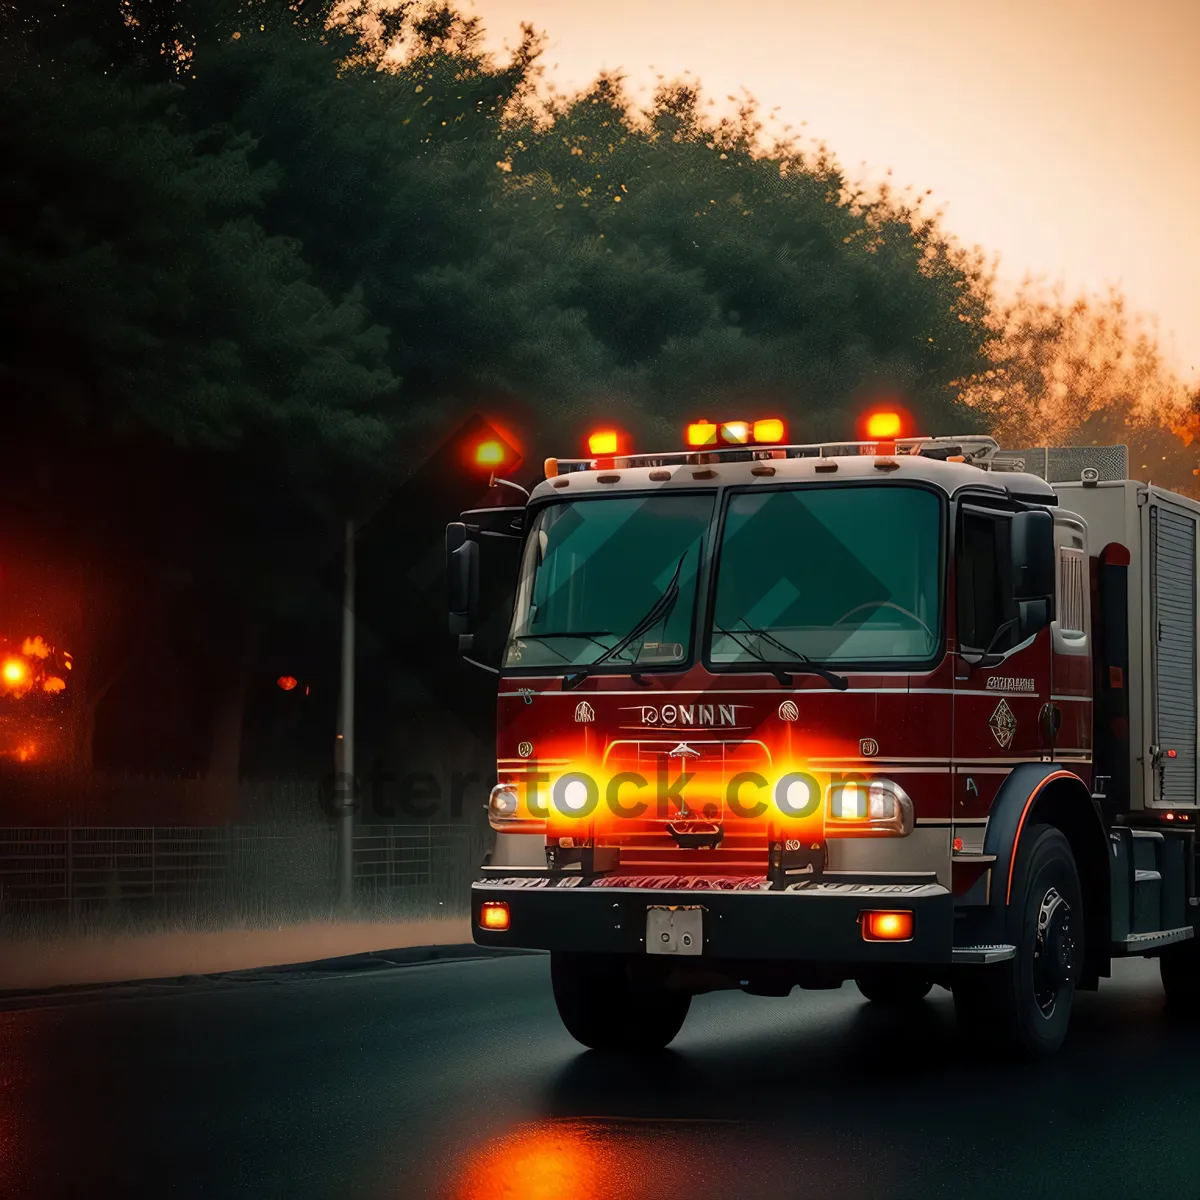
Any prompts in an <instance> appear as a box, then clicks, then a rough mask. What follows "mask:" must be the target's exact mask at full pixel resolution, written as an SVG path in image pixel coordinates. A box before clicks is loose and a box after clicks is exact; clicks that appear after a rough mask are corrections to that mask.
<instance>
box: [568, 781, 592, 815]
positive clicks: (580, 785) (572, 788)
mask: <svg viewBox="0 0 1200 1200" xmlns="http://www.w3.org/2000/svg"><path fill="white" fill-rule="evenodd" d="M562 803H563V807H564V808H568V809H570V810H571V812H582V811H583V810H584V809H585V808H587V805H588V790H587V784H586V783H584V782H583V780H582V779H572V780H571V781H570V782H569V783H568V784H566V785H565V786H564V787H563V790H562Z"/></svg>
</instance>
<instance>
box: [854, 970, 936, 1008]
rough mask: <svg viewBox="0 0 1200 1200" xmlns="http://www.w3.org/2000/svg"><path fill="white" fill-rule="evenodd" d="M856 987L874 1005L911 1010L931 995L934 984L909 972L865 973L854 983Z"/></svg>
mask: <svg viewBox="0 0 1200 1200" xmlns="http://www.w3.org/2000/svg"><path fill="white" fill-rule="evenodd" d="M854 985H855V987H857V988H858V990H859V991H860V992H862V994H863V995H864V996H865V997H866V998H867V999H868V1000H870V1001H871V1003H872V1004H880V1005H884V1006H886V1007H887V1008H910V1007H911V1006H912V1005H914V1004H920V1003H921V1001H922V1000H924V999H925V997H926V996H928V995H929V992H930V989H931V988H932V987H933V983H932V982H931V981H930V980H928V979H925V978H923V977H922V976H921V975H914V974H911V973H910V972H907V971H898V970H892V971H877V972H874V971H873V972H865V971H864V972H863V974H861V975H860V976H859V977H858V978H857V979H855V981H854Z"/></svg>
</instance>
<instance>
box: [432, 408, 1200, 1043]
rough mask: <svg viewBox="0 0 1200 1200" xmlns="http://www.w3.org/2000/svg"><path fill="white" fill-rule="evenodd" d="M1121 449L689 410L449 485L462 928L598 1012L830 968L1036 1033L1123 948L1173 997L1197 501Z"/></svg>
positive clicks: (996, 1026) (595, 1022)
mask: <svg viewBox="0 0 1200 1200" xmlns="http://www.w3.org/2000/svg"><path fill="white" fill-rule="evenodd" d="M892 432H896V431H895V430H892ZM1125 458H1126V453H1125V448H1124V447H1107V448H1105V447H1083V448H1060V449H1055V448H1042V449H1037V450H1032V451H1008V450H1002V449H1001V448H1000V447H999V446H998V445H997V443H996V442H995V441H994V440H993V439H991V438H987V437H981V436H977V435H970V436H961V437H898V436H894V437H891V438H885V437H879V436H874V439H873V440H870V441H863V442H848V443H844V444H837V445H831V444H824V445H815V444H814V445H792V444H789V443H788V439H787V437H786V433H785V430H784V425H783V422H782V421H779V420H775V419H771V420H763V421H754V422H751V421H727V422H710V421H701V422H695V423H693V424H692V425H690V426H688V428H687V430H686V435H685V438H684V444H683V448H682V449H680V450H679V451H676V452H669V453H657V454H641V453H634V452H632V451H630V450H629V449H628V447H623V446H621V445H620V439H619V438H618V437H617V436H616V435H615V434H611V433H604V434H600V435H597V436H595V437H593V438H592V439H591V443H590V448H589V453H588V455H587V456H586V457H582V458H579V459H574V460H570V461H564V460H555V459H548V460H546V464H545V478H544V479H542V480H541V481H540V482H538V483H537V484H536V486H534V487H533V488H532V491H531V492H529V493H528V494H527V496H518V497H517V498H518V499H519V500H521V503H519V504H515V505H514V504H498V505H497V506H495V507H487V508H480V509H475V510H472V511H470V512H467V513H463V514H461V517H460V520H458V521H456V522H454V523H453V524H451V525H450V526H448V528H447V535H446V550H447V575H448V584H449V604H450V630H451V633H453V634H457V636H458V643H459V651H460V653H461V654H463V655H464V656H465V657H467V658H468V659H470V660H471V661H473V662H474V663H476V665H480V666H484V667H487V668H489V669H490V670H492V671H494V672H495V673H496V676H497V679H498V700H497V704H498V708H497V747H496V756H497V757H496V766H497V783H496V786H495V788H494V789H493V790H492V792H491V796H490V799H489V802H488V813H489V821H490V824H491V826H492V828H493V829H494V831H495V834H496V838H495V849H494V851H493V852H492V853H491V854H490V856H489V857H488V860H487V862H486V863H485V864H484V865H483V866H482V867H481V868H480V871H479V876H478V879H477V882H475V883H474V885H473V888H472V916H473V926H474V937H475V940H476V942H477V943H479V944H480V945H485V946H501V947H503V946H511V947H527V948H536V949H540V950H546V951H549V953H550V975H551V982H552V987H553V993H554V998H555V1001H556V1003H557V1007H558V1011H559V1013H560V1015H561V1018H562V1020H563V1023H564V1024H565V1026H566V1028H567V1030H568V1031H569V1032H570V1033H571V1034H572V1035H573V1037H574V1038H575V1039H577V1040H578V1041H579V1042H581V1043H582V1044H584V1045H586V1046H589V1047H594V1048H601V1049H622V1050H631V1051H641V1050H654V1049H658V1048H661V1047H663V1046H665V1045H666V1044H668V1043H669V1042H670V1041H671V1040H672V1039H673V1038H674V1037H675V1036H676V1034H677V1033H678V1032H679V1030H680V1028H681V1026H682V1024H683V1022H684V1020H685V1017H686V1015H687V1012H688V1008H689V1005H690V1003H691V999H692V997H693V996H694V995H697V994H701V993H704V992H708V991H712V990H716V989H722V988H729V989H741V990H742V991H744V992H747V993H749V994H752V995H765V996H786V995H788V994H789V993H790V992H791V990H792V988H793V987H796V986H799V987H801V988H837V987H841V986H842V985H843V984H844V983H846V982H847V981H851V980H852V981H853V982H854V983H855V984H856V985H857V987H858V989H859V991H860V992H861V993H862V995H863V996H864V997H865V998H866V1000H867V1001H869V1002H873V1003H876V1004H879V1005H886V1006H896V1007H903V1006H911V1005H915V1004H917V1003H919V1002H920V1001H921V1000H922V999H923V998H924V997H925V996H926V995H927V994H928V993H929V991H930V989H931V988H932V987H933V986H934V985H937V986H940V987H943V988H946V989H949V990H950V991H951V992H952V993H953V998H954V1005H955V1011H956V1015H957V1017H958V1020H959V1022H960V1024H961V1025H964V1026H965V1027H966V1028H967V1029H968V1030H969V1031H970V1032H971V1035H972V1036H974V1037H978V1038H980V1039H983V1040H985V1041H986V1042H987V1043H989V1044H991V1045H992V1046H993V1047H994V1048H997V1049H999V1048H1003V1049H1004V1051H1005V1052H1016V1053H1018V1054H1023V1055H1025V1056H1028V1057H1039V1056H1046V1055H1049V1054H1052V1053H1053V1052H1054V1051H1055V1050H1057V1049H1058V1047H1059V1046H1060V1045H1061V1043H1062V1041H1063V1038H1064V1036H1065V1035H1066V1033H1067V1028H1068V1022H1069V1018H1070V1013H1071V1007H1072V1001H1073V997H1074V993H1075V992H1076V990H1078V989H1086V990H1094V989H1097V988H1098V986H1099V982H1100V980H1101V979H1103V978H1105V977H1108V976H1109V975H1110V972H1111V964H1112V962H1113V960H1114V959H1116V958H1122V957H1127V956H1133V955H1138V956H1144V957H1156V958H1158V959H1159V962H1160V973H1161V978H1162V984H1163V987H1164V989H1165V992H1166V998H1167V1003H1168V1005H1170V1006H1172V1007H1178V1008H1179V1009H1181V1010H1183V1011H1195V1010H1196V1009H1197V1007H1198V1006H1200V951H1198V950H1197V942H1196V940H1195V932H1196V922H1197V912H1198V908H1197V905H1198V898H1197V889H1196V849H1195V824H1196V822H1197V821H1198V820H1200V816H1198V815H1197V814H1198V811H1200V810H1198V806H1197V778H1196V770H1197V766H1196V758H1197V753H1196V751H1197V746H1196V743H1197V699H1196V693H1197V663H1196V643H1197V601H1196V590H1197V563H1196V549H1197V521H1198V520H1200V505H1198V504H1196V503H1195V502H1193V501H1192V500H1189V499H1187V498H1185V497H1183V496H1179V495H1175V494H1172V493H1170V492H1167V491H1164V490H1162V489H1160V488H1157V487H1155V486H1153V485H1151V484H1149V483H1146V484H1143V483H1138V482H1135V481H1133V480H1130V479H1128V478H1127V477H1126V476H1127V474H1128V470H1127V467H1126V463H1125ZM496 482H498V483H503V482H505V481H496ZM511 486H513V487H515V485H511ZM520 490H521V491H524V489H520ZM509 494H512V493H511V488H510V489H509V490H506V491H505V493H504V495H505V497H507V496H508V495H509ZM497 595H499V596H501V597H502V599H501V600H496V599H495V597H496V596H497ZM488 597H491V599H490V600H489V599H488ZM504 597H507V598H504ZM497 613H499V614H500V615H499V616H497V615H496V614H497ZM489 629H490V632H489ZM489 660H490V661H489Z"/></svg>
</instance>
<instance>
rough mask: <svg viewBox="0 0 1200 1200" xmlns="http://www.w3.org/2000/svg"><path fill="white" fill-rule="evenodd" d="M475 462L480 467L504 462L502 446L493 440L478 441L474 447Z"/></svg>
mask: <svg viewBox="0 0 1200 1200" xmlns="http://www.w3.org/2000/svg"><path fill="white" fill-rule="evenodd" d="M475 462H476V463H477V464H478V465H479V466H481V467H498V466H501V465H502V464H503V462H504V447H503V446H502V445H501V444H500V443H499V442H495V441H489V442H480V443H479V445H478V446H476V447H475Z"/></svg>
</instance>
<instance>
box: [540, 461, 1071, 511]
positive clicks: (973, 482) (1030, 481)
mask: <svg viewBox="0 0 1200 1200" xmlns="http://www.w3.org/2000/svg"><path fill="white" fill-rule="evenodd" d="M647 458H651V456H648V455H639V456H637V457H636V458H628V459H621V458H617V459H614V460H613V462H612V465H611V466H608V465H607V464H603V465H601V464H597V463H595V462H588V463H584V462H573V463H570V464H561V465H563V466H567V467H568V468H569V469H568V470H567V471H565V472H563V473H560V474H558V475H556V476H554V477H552V478H548V479H545V480H543V481H542V482H541V483H539V484H538V485H537V487H536V488H534V490H533V493H532V495H531V497H530V498H531V499H532V500H541V499H544V498H549V497H551V496H557V497H564V496H580V495H584V496H591V495H596V494H599V493H606V494H611V493H614V492H623V491H634V490H639V491H644V490H646V489H657V488H696V487H717V488H719V487H745V486H763V487H770V486H772V485H774V484H780V483H805V482H815V483H825V484H837V483H850V482H862V481H865V480H870V481H872V482H874V481H883V480H887V481H890V482H893V483H896V482H903V483H923V484H929V485H932V486H933V487H936V488H938V489H939V490H940V491H942V492H944V493H945V494H946V495H947V496H953V495H955V494H956V493H958V492H960V491H962V490H963V489H964V488H972V489H975V490H983V491H990V492H993V493H995V494H996V495H997V496H1009V497H1012V498H1014V499H1021V500H1025V501H1031V502H1033V503H1037V504H1047V505H1052V504H1055V503H1057V496H1056V494H1055V491H1054V488H1053V487H1051V486H1050V484H1048V483H1046V481H1045V480H1043V479H1041V478H1039V477H1038V476H1037V475H1030V474H1028V473H1026V472H1023V471H1005V470H988V469H986V468H985V466H983V465H979V466H977V465H974V464H973V463H969V462H944V461H939V460H938V459H936V458H928V457H925V456H924V455H921V454H909V453H898V454H881V455H875V454H863V453H855V454H842V455H830V456H828V457H816V456H805V457H758V458H750V457H748V456H747V457H743V458H742V459H740V460H738V459H734V458H731V457H724V456H722V455H719V454H710V455H699V454H690V455H680V454H670V455H662V456H659V458H658V460H657V462H654V461H651V462H644V461H640V460H643V459H647ZM681 460H682V461H681Z"/></svg>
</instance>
